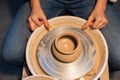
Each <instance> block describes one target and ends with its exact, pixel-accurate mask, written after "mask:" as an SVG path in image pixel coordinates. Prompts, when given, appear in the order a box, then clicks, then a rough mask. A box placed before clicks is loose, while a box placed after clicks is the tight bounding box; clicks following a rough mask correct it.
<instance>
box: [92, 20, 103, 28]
mask: <svg viewBox="0 0 120 80" xmlns="http://www.w3.org/2000/svg"><path fill="white" fill-rule="evenodd" d="M101 21H102V18H97V19H96V20H95V22H94V23H93V25H92V26H91V27H92V28H95V29H97V28H98V25H99V24H100V23H101Z"/></svg>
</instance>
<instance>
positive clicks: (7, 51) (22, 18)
mask: <svg viewBox="0 0 120 80" xmlns="http://www.w3.org/2000/svg"><path fill="white" fill-rule="evenodd" d="M41 5H42V8H43V11H44V12H45V14H46V15H47V18H52V17H54V16H57V15H60V13H62V12H64V9H63V5H61V3H58V2H57V1H54V0H41ZM56 5H57V6H58V5H59V7H57V6H56ZM29 13H30V5H29V3H25V4H24V5H23V6H22V7H21V9H20V10H19V11H18V13H17V15H16V17H15V19H14V21H13V23H12V25H11V27H10V29H9V31H8V33H7V35H6V37H5V39H4V42H3V45H2V57H3V59H4V60H5V61H6V62H8V63H10V64H13V65H23V61H24V53H25V48H26V44H27V41H28V38H29V36H30V34H31V32H30V31H29V29H28V28H27V18H28V16H29Z"/></svg>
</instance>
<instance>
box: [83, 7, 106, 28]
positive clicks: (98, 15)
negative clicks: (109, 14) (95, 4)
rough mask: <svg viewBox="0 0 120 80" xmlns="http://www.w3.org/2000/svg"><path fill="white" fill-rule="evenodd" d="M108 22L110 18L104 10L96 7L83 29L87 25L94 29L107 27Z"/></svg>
mask: <svg viewBox="0 0 120 80" xmlns="http://www.w3.org/2000/svg"><path fill="white" fill-rule="evenodd" d="M107 23H108V20H107V18H106V16H105V13H104V11H103V10H100V9H94V10H93V12H92V13H91V15H90V16H89V18H88V20H87V22H86V23H85V24H84V25H83V27H82V29H86V28H87V27H90V28H93V29H101V28H103V27H105V25H106V24H107Z"/></svg>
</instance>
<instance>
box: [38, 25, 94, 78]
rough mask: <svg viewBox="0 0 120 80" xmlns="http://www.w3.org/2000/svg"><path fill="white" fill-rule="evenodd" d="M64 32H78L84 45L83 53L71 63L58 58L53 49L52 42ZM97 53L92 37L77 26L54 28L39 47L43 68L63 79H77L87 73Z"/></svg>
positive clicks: (39, 58)
mask: <svg viewBox="0 0 120 80" xmlns="http://www.w3.org/2000/svg"><path fill="white" fill-rule="evenodd" d="M63 32H71V33H75V34H77V35H78V36H79V38H80V40H81V43H82V47H83V50H82V52H80V54H81V55H79V57H78V58H77V59H76V60H75V61H72V62H69V63H65V62H61V61H59V60H57V59H56V58H55V57H54V56H53V54H52V51H51V46H52V43H53V42H54V40H55V39H56V37H57V36H58V35H59V34H61V33H63ZM95 54H96V52H95V45H94V43H93V41H92V40H91V38H90V37H89V36H88V35H87V34H86V33H85V32H84V31H82V30H81V29H79V28H75V27H59V28H55V29H53V30H52V31H50V32H48V33H47V34H46V35H45V36H44V37H43V38H42V40H41V42H40V44H39V47H38V60H39V63H40V66H41V67H42V69H43V70H45V72H46V73H47V74H49V75H51V76H53V77H55V78H57V79H63V80H65V79H77V78H80V77H82V76H83V75H85V74H86V73H87V72H88V71H89V70H90V69H91V68H92V66H93V64H94V58H95ZM66 56H67V55H66ZM68 57H69V56H68Z"/></svg>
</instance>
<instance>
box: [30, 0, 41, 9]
mask: <svg viewBox="0 0 120 80" xmlns="http://www.w3.org/2000/svg"><path fill="white" fill-rule="evenodd" d="M30 6H31V9H38V8H39V9H41V6H40V0H30Z"/></svg>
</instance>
